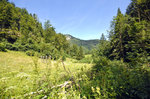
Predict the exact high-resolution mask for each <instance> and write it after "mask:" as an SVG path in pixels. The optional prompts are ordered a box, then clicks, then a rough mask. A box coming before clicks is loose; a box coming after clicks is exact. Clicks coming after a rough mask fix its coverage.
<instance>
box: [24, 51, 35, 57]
mask: <svg viewBox="0 0 150 99" xmlns="http://www.w3.org/2000/svg"><path fill="white" fill-rule="evenodd" d="M26 54H27V55H28V56H34V55H35V52H34V51H33V50H28V51H26Z"/></svg>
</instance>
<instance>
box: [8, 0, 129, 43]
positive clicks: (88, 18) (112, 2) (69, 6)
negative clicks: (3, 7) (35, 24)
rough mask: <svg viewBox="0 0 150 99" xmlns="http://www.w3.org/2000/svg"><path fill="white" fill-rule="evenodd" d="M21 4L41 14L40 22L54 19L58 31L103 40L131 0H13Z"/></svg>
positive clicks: (78, 36)
mask: <svg viewBox="0 0 150 99" xmlns="http://www.w3.org/2000/svg"><path fill="white" fill-rule="evenodd" d="M9 1H10V2H14V3H15V5H16V6H17V7H21V8H26V9H27V10H28V12H29V13H35V14H37V15H38V18H39V20H40V22H42V23H44V22H45V20H50V22H51V24H52V25H53V26H54V27H55V28H56V32H57V33H63V34H71V35H73V36H75V37H77V38H80V39H84V40H88V39H99V38H100V36H101V34H102V33H104V34H105V35H107V30H109V27H110V22H111V21H112V19H113V16H115V15H116V14H117V9H118V8H120V9H121V11H122V13H125V11H126V8H127V6H128V5H129V3H130V0H9Z"/></svg>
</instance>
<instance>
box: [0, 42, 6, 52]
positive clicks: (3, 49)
mask: <svg viewBox="0 0 150 99" xmlns="http://www.w3.org/2000/svg"><path fill="white" fill-rule="evenodd" d="M0 51H3V52H7V50H6V46H5V44H4V43H0Z"/></svg>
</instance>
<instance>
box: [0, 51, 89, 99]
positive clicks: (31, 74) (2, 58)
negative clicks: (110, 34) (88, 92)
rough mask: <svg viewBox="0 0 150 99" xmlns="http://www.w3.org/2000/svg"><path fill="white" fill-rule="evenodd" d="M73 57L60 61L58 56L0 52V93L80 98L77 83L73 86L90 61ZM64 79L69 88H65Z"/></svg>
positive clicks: (87, 69) (33, 96) (83, 74)
mask: <svg viewBox="0 0 150 99" xmlns="http://www.w3.org/2000/svg"><path fill="white" fill-rule="evenodd" d="M74 61H75V60H73V59H67V60H66V61H65V62H64V65H63V63H62V61H61V60H58V61H53V60H50V59H49V60H47V62H46V60H44V59H43V60H42V59H40V58H37V57H30V56H27V55H26V54H25V53H23V52H15V51H8V52H0V97H1V98H15V99H16V98H18V99H20V98H21V99H22V98H35V99H37V98H43V99H46V98H50V99H51V98H52V99H54V98H60V99H62V98H66V97H67V98H69V97H70V98H73V97H74V98H75V99H76V98H80V93H79V91H80V87H79V89H74V88H73V86H79V85H78V84H77V83H76V82H77V81H79V80H81V79H82V77H83V76H86V75H85V73H88V71H90V69H91V67H92V64H85V63H74ZM85 78H86V77H84V79H85ZM71 79H73V80H71ZM82 80H83V79H82ZM69 81H74V84H73V83H72V82H69ZM65 83H66V85H67V86H68V87H69V88H67V89H66V85H64V84H65ZM69 83H71V84H69ZM62 86H65V87H62ZM76 88H77V87H76ZM77 90H78V91H77Z"/></svg>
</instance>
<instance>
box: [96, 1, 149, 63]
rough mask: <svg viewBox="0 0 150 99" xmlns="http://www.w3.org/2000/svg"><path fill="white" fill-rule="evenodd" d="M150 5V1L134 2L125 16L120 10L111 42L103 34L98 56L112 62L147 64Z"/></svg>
mask: <svg viewBox="0 0 150 99" xmlns="http://www.w3.org/2000/svg"><path fill="white" fill-rule="evenodd" d="M149 5H150V1H149V0H132V2H131V3H130V5H129V6H128V8H127V10H126V13H125V14H122V13H121V11H120V9H118V12H117V16H115V17H114V19H113V21H112V22H111V30H110V31H109V40H106V39H105V37H104V35H103V34H102V36H101V39H100V43H99V48H98V51H97V52H98V53H97V54H99V55H100V56H106V57H107V58H109V59H111V60H114V59H116V60H121V61H123V62H131V63H132V62H145V61H146V60H147V59H148V57H149V56H150V6H149Z"/></svg>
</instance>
